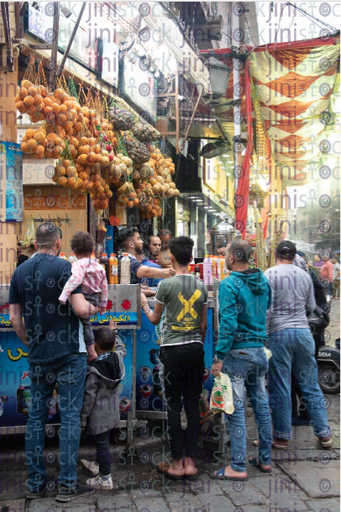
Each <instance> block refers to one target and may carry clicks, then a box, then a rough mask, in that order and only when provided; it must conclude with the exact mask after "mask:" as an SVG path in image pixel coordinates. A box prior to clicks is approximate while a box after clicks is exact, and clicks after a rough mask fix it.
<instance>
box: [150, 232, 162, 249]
mask: <svg viewBox="0 0 341 512" xmlns="http://www.w3.org/2000/svg"><path fill="white" fill-rule="evenodd" d="M153 237H154V238H160V237H159V235H153V234H151V235H149V236H148V237H147V244H148V247H149V246H150V244H151V243H152V240H151V239H152V238H153ZM160 240H161V239H160Z"/></svg>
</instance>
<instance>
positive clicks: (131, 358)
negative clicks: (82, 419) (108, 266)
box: [0, 285, 141, 437]
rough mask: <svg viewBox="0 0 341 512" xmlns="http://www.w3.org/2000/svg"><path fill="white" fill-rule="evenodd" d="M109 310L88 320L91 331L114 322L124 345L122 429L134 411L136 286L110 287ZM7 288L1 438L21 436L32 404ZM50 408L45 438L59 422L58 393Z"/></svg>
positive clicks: (1, 333) (0, 291) (1, 334)
mask: <svg viewBox="0 0 341 512" xmlns="http://www.w3.org/2000/svg"><path fill="white" fill-rule="evenodd" d="M108 294H109V299H108V310H107V312H106V314H105V315H96V316H94V317H92V318H91V322H92V324H93V326H94V329H96V328H99V327H100V326H102V325H108V324H109V322H110V320H111V319H112V318H113V319H114V320H115V321H116V322H117V324H118V329H119V335H120V337H121V338H122V341H123V342H124V344H125V345H126V349H127V356H126V357H125V359H124V364H125V368H126V374H125V378H124V380H123V381H122V386H123V389H122V392H121V400H120V414H121V420H122V421H121V422H120V425H119V426H121V427H124V426H126V420H127V413H128V411H131V412H132V415H133V417H135V408H136V400H135V396H136V364H135V361H136V344H137V336H136V333H137V330H138V329H140V327H141V306H140V303H141V291H140V286H139V285H109V290H108ZM8 295H9V286H0V435H4V434H14V433H20V432H23V431H24V429H25V425H26V422H27V417H28V414H29V407H30V401H31V395H30V379H29V377H28V367H29V364H28V361H27V355H28V353H27V347H26V346H25V345H24V344H23V343H22V342H21V341H20V340H19V338H18V336H17V335H16V333H15V331H14V329H13V327H12V326H11V323H10V320H9V304H8ZM48 406H49V416H48V425H49V426H48V427H47V430H46V432H47V435H51V437H52V436H54V435H55V428H53V425H56V424H58V423H59V422H60V417H59V412H58V394H57V390H56V391H55V393H54V396H53V397H52V398H51V400H50V403H49V404H48Z"/></svg>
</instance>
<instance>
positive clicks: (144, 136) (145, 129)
mask: <svg viewBox="0 0 341 512" xmlns="http://www.w3.org/2000/svg"><path fill="white" fill-rule="evenodd" d="M131 131H132V133H133V135H134V136H135V137H136V138H137V139H138V140H139V141H141V142H152V141H154V140H157V139H159V138H160V137H161V133H160V132H158V131H157V130H155V128H154V127H153V126H151V125H150V124H148V123H137V124H134V125H133V127H132V129H131Z"/></svg>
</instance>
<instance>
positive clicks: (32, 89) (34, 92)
mask: <svg viewBox="0 0 341 512" xmlns="http://www.w3.org/2000/svg"><path fill="white" fill-rule="evenodd" d="M37 93H38V91H37V88H36V87H34V85H32V86H31V87H29V88H28V94H29V95H30V96H33V97H34V96H36V95H37Z"/></svg>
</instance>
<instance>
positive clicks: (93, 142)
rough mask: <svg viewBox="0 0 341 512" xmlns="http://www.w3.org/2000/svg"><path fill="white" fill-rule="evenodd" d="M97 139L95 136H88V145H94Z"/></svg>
mask: <svg viewBox="0 0 341 512" xmlns="http://www.w3.org/2000/svg"><path fill="white" fill-rule="evenodd" d="M96 142H97V140H96V139H95V137H90V139H89V144H90V146H94V145H95V144H96Z"/></svg>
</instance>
